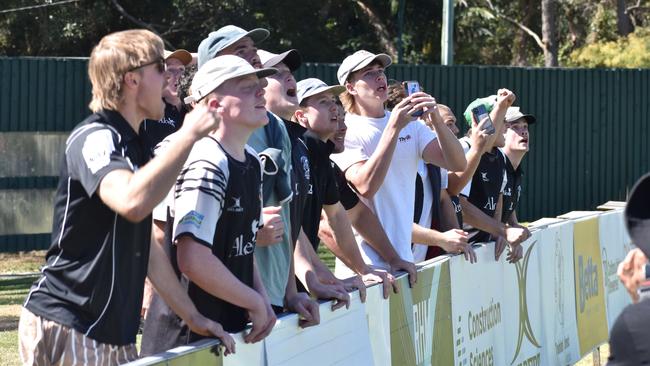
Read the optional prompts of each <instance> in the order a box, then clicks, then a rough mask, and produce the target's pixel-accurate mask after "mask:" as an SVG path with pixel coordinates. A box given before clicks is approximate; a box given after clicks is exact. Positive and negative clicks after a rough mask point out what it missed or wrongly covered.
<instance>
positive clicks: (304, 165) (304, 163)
mask: <svg viewBox="0 0 650 366" xmlns="http://www.w3.org/2000/svg"><path fill="white" fill-rule="evenodd" d="M300 162H301V163H302V170H303V171H304V172H305V179H306V180H310V179H311V173H310V171H309V159H307V157H306V156H301V157H300Z"/></svg>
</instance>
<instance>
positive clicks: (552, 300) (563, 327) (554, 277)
mask: <svg viewBox="0 0 650 366" xmlns="http://www.w3.org/2000/svg"><path fill="white" fill-rule="evenodd" d="M540 242H541V246H540V247H539V249H538V255H539V269H540V272H539V283H540V291H541V295H542V296H541V298H540V304H541V309H542V332H541V336H540V338H541V339H539V340H540V341H541V343H542V346H543V348H542V364H543V365H569V364H573V363H575V362H577V361H578V360H580V350H579V344H578V328H577V324H576V308H575V305H574V299H575V282H574V273H573V222H572V221H564V222H560V223H556V224H552V225H549V226H548V227H547V228H545V229H544V230H542V231H541V232H540ZM529 286H530V285H529Z"/></svg>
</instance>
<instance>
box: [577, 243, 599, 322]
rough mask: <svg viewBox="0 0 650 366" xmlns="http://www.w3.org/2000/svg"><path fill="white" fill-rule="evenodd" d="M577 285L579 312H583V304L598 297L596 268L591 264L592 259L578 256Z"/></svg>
mask: <svg viewBox="0 0 650 366" xmlns="http://www.w3.org/2000/svg"><path fill="white" fill-rule="evenodd" d="M578 276H579V277H578V278H579V279H578V283H579V284H580V291H579V292H580V295H579V296H580V312H581V313H583V312H584V311H585V303H586V302H587V301H588V300H589V299H591V298H593V297H596V296H598V266H596V265H595V264H594V263H593V259H592V258H591V257H588V258H587V259H586V260H585V258H584V256H582V255H580V256H578Z"/></svg>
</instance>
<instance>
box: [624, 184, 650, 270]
mask: <svg viewBox="0 0 650 366" xmlns="http://www.w3.org/2000/svg"><path fill="white" fill-rule="evenodd" d="M625 226H626V227H627V232H628V234H629V235H630V238H631V239H632V242H633V243H634V244H635V245H636V246H637V247H638V248H639V249H641V251H642V252H643V254H645V256H646V257H648V258H650V173H647V174H646V175H644V176H643V177H641V179H639V180H638V181H637V182H636V183H635V184H634V187H633V188H632V192H631V193H630V197H629V198H628V200H627V205H626V206H625Z"/></svg>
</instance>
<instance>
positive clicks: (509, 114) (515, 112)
mask: <svg viewBox="0 0 650 366" xmlns="http://www.w3.org/2000/svg"><path fill="white" fill-rule="evenodd" d="M519 118H524V119H525V120H526V122H528V124H529V125H532V124H533V123H535V122H536V121H537V119H536V118H535V116H533V115H532V114H524V113H522V112H521V111H520V110H519V107H508V110H507V111H506V117H505V121H506V122H514V121H516V120H518V119H519Z"/></svg>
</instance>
